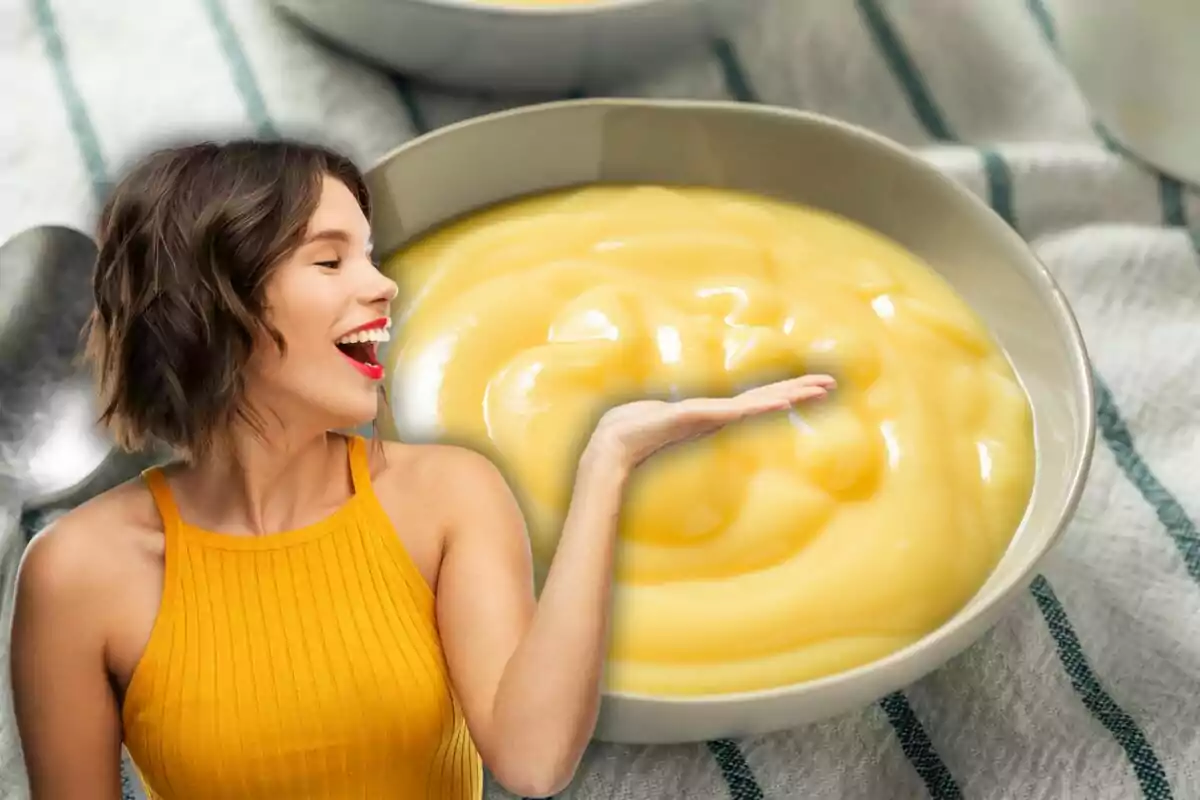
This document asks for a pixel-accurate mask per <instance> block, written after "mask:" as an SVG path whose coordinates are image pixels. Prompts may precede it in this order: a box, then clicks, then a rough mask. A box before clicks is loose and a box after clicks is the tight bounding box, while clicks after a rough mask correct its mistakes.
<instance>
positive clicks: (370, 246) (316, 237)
mask: <svg viewBox="0 0 1200 800" xmlns="http://www.w3.org/2000/svg"><path fill="white" fill-rule="evenodd" d="M323 240H332V241H336V242H346V243H347V244H348V243H349V242H350V234H348V233H346V232H345V231H343V230H339V229H337V228H330V229H329V230H324V231H317V232H316V233H311V234H309V235H308V236H306V237H305V238H304V244H312V243H313V242H319V241H323ZM374 249H375V242H374V240H372V239H367V252H368V253H369V252H371V251H372V250H374Z"/></svg>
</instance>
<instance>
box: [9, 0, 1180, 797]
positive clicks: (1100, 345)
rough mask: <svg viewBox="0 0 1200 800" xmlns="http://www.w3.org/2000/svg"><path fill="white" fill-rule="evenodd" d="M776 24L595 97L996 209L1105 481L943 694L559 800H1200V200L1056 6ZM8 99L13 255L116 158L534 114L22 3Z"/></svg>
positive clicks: (586, 772)
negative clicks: (693, 116) (1105, 88)
mask: <svg viewBox="0 0 1200 800" xmlns="http://www.w3.org/2000/svg"><path fill="white" fill-rule="evenodd" d="M762 1H763V2H765V3H766V5H767V6H768V8H767V10H766V13H765V14H764V15H763V18H762V20H761V24H758V25H755V26H753V27H752V28H751V29H748V30H746V31H745V32H744V33H743V34H742V35H740V36H739V37H738V38H736V39H735V40H731V41H717V42H713V44H712V48H711V52H710V53H708V54H707V55H706V57H704V58H702V59H700V60H698V61H693V62H691V63H686V64H679V65H677V66H675V67H671V68H668V69H666V70H665V71H663V72H661V73H660V74H656V75H652V76H648V77H647V78H646V79H645V80H643V81H641V82H639V83H637V84H635V85H629V86H621V87H615V88H609V89H607V90H606V93H607V94H620V95H635V96H656V97H693V98H729V97H733V98H736V99H738V100H743V101H746V102H766V103H773V104H778V105H784V106H792V107H798V108H804V109H809V110H813V111H818V112H823V113H826V114H830V115H833V116H836V117H840V118H842V119H846V120H849V121H851V122H855V123H858V124H860V125H864V126H866V127H869V128H872V129H874V130H877V131H879V132H881V133H883V134H886V135H888V136H890V137H892V138H894V139H897V140H899V141H901V142H903V143H905V144H907V145H909V146H912V147H914V148H918V149H919V150H920V152H921V153H923V154H924V155H925V156H926V157H927V158H928V159H929V160H930V162H932V163H933V164H935V165H937V166H938V167H939V168H940V169H942V170H944V171H945V172H946V173H947V174H949V175H951V176H952V177H954V178H955V179H957V180H959V181H960V182H961V183H962V184H964V185H965V186H967V187H969V188H970V189H971V190H972V191H974V192H977V193H978V194H979V195H980V196H982V197H984V198H985V199H986V200H988V201H989V202H990V203H991V205H992V206H993V208H995V210H996V211H997V212H998V213H999V214H1001V215H1002V216H1003V217H1004V218H1005V219H1006V220H1007V221H1008V222H1009V223H1010V224H1011V225H1012V226H1013V227H1015V228H1016V229H1017V230H1018V231H1019V232H1020V233H1021V234H1023V235H1024V236H1025V237H1026V238H1027V239H1028V240H1029V241H1030V242H1031V243H1032V245H1033V247H1034V248H1035V249H1036V251H1037V253H1038V255H1039V256H1040V257H1041V258H1042V259H1043V260H1044V261H1045V263H1046V264H1047V265H1048V267H1049V268H1050V269H1051V271H1052V272H1053V273H1054V275H1055V276H1056V278H1057V279H1058V281H1059V282H1060V283H1061V286H1062V288H1063V290H1064V291H1065V293H1066V294H1067V296H1068V298H1069V299H1070V301H1071V303H1072V304H1073V306H1074V308H1075V310H1076V312H1077V314H1078V316H1079V319H1080V323H1081V325H1082V327H1083V330H1084V334H1085V336H1086V338H1087V341H1088V345H1089V348H1090V351H1091V353H1092V355H1093V357H1094V361H1095V366H1096V369H1097V378H1096V380H1097V389H1098V392H1097V398H1098V404H1097V409H1096V413H1097V415H1098V419H1099V431H1100V434H1101V435H1100V437H1099V441H1098V445H1097V451H1096V458H1095V465H1094V468H1093V471H1092V475H1091V479H1090V482H1089V484H1088V488H1087V490H1086V493H1085V496H1084V498H1083V501H1082V504H1081V505H1080V507H1079V512H1078V515H1077V517H1076V519H1075V521H1074V522H1073V524H1072V525H1071V526H1070V528H1069V530H1068V531H1067V533H1066V534H1065V536H1064V538H1063V539H1062V540H1061V544H1060V546H1059V547H1058V548H1057V549H1056V550H1055V552H1054V554H1053V556H1052V557H1051V558H1050V559H1049V560H1048V561H1047V562H1046V564H1045V568H1044V570H1043V571H1042V572H1041V574H1040V575H1039V576H1038V577H1037V579H1036V580H1035V582H1034V583H1033V585H1032V587H1031V588H1030V590H1029V591H1028V593H1026V594H1025V595H1024V596H1023V597H1022V598H1021V600H1020V601H1019V602H1017V603H1016V604H1015V606H1014V607H1013V608H1012V609H1011V612H1010V613H1009V614H1008V615H1007V616H1006V617H1005V618H1004V619H1003V621H1002V622H1001V623H1000V624H999V625H998V626H997V627H996V628H995V629H994V630H993V631H992V632H991V633H990V634H989V635H988V636H986V637H985V638H984V639H983V640H982V641H980V642H979V643H978V644H977V645H976V646H974V647H972V648H971V649H970V650H969V651H967V652H966V653H965V654H964V655H962V656H961V657H959V658H957V659H955V660H954V661H953V662H951V663H950V664H948V665H947V666H945V667H944V668H943V669H941V670H939V671H937V672H936V673H935V674H933V675H931V676H929V677H927V678H926V679H924V680H922V681H920V682H919V683H917V684H916V685H914V686H911V687H909V688H908V689H906V690H905V691H903V692H899V693H896V694H893V695H890V696H888V697H886V698H883V699H882V700H881V701H880V702H879V703H878V704H876V705H874V706H872V707H869V708H864V709H862V710H861V711H859V712H857V713H854V714H850V715H848V716H844V717H842V718H839V719H835V720H831V721H828V722H825V723H823V724H817V725H812V726H808V727H804V728H801V729H797V730H792V731H788V732H784V733H779V734H776V735H772V736H763V737H757V738H752V739H746V740H741V741H727V740H722V741H713V742H709V743H707V744H702V745H689V746H672V747H618V746H609V745H596V746H595V747H593V748H592V749H591V750H590V751H589V753H588V756H587V758H586V761H585V763H584V765H583V767H582V769H581V771H580V774H579V777H578V779H577V780H576V781H575V783H574V784H573V786H572V787H571V788H570V789H569V790H568V791H566V792H564V793H563V795H562V796H563V797H564V798H574V799H575V800H592V798H619V799H620V800H650V799H651V798H688V800H706V799H715V798H734V799H735V800H755V799H756V798H813V799H816V798H868V799H873V798H879V800H893V799H894V798H917V797H933V798H939V800H942V799H946V800H949V799H951V798H960V797H961V798H997V799H999V798H1088V799H1089V800H1104V799H1105V798H1113V799H1114V800H1116V799H1118V798H1120V799H1122V800H1123V799H1124V798H1139V797H1144V798H1147V799H1148V800H1167V799H1168V798H1178V799H1179V800H1185V799H1187V798H1200V535H1198V534H1197V530H1196V522H1195V520H1196V519H1197V517H1198V516H1200V491H1197V490H1198V489H1200V477H1198V473H1197V465H1200V378H1198V377H1197V376H1200V257H1198V241H1197V237H1196V236H1194V235H1192V234H1190V233H1189V227H1188V226H1189V220H1193V221H1194V224H1195V225H1197V226H1200V198H1198V197H1197V195H1196V193H1195V192H1193V191H1191V190H1188V189H1186V188H1185V187H1183V186H1181V185H1180V184H1179V183H1178V182H1176V181H1175V180H1172V179H1171V178H1169V177H1166V176H1163V175H1160V174H1158V173H1156V172H1155V171H1153V170H1150V169H1147V168H1145V167H1143V166H1141V165H1139V164H1138V163H1137V162H1136V161H1135V160H1134V159H1132V158H1130V157H1128V156H1126V155H1125V154H1123V153H1122V152H1120V150H1119V148H1116V147H1115V146H1113V145H1112V144H1111V143H1110V142H1109V141H1108V140H1107V139H1106V137H1105V136H1104V135H1103V131H1102V130H1100V129H1099V128H1098V127H1097V126H1096V125H1095V124H1094V123H1093V121H1092V120H1091V119H1090V117H1089V114H1088V110H1087V108H1086V106H1085V103H1084V100H1083V99H1082V97H1081V96H1080V94H1079V93H1078V91H1077V89H1076V87H1075V85H1074V83H1073V81H1072V79H1071V77H1070V76H1069V74H1068V73H1067V72H1066V71H1065V70H1064V68H1063V66H1062V65H1061V63H1060V61H1059V60H1058V58H1057V55H1056V51H1055V36H1054V25H1053V20H1052V19H1051V18H1050V15H1049V14H1047V13H1046V11H1045V9H1044V8H1043V7H1042V5H1041V4H1040V2H1038V0H975V2H970V3H967V2H957V3H956V2H949V0H762ZM0 74H2V75H4V76H5V79H4V80H3V82H0V104H2V110H3V113H2V114H0V119H2V120H3V123H2V124H0V163H2V165H3V182H2V183H0V228H2V230H0V236H7V235H9V234H11V233H13V232H15V231H16V230H18V229H20V228H22V227H24V226H26V225H30V224H35V223H42V222H65V223H67V224H73V225H77V226H80V227H85V228H86V227H90V225H91V220H92V219H93V217H94V214H95V213H96V210H97V204H98V203H99V202H100V200H101V198H102V197H103V196H104V194H105V191H106V187H107V186H108V185H109V183H110V181H111V180H112V178H113V176H114V174H116V172H117V171H118V170H119V169H121V167H122V166H123V165H124V164H125V163H126V162H127V160H128V159H130V158H131V157H133V156H135V155H137V154H139V153H141V152H142V151H143V150H144V149H145V148H147V147H148V146H150V145H153V144H156V143H159V142H161V141H165V140H169V139H171V138H174V137H177V136H179V135H187V136H195V135H206V134H211V135H215V136H224V135H228V134H232V133H242V132H251V133H256V134H261V135H264V136H272V135H277V134H291V135H299V136H304V137H308V138H315V139H318V140H321V141H325V142H328V143H330V144H333V145H335V146H337V147H340V148H342V149H344V150H346V151H347V152H349V153H350V154H351V155H353V156H354V157H355V158H357V159H358V160H359V161H360V162H361V163H363V164H369V163H371V162H372V161H373V160H374V159H375V158H377V157H379V156H380V155H382V154H383V153H384V152H385V151H387V150H389V149H390V148H392V147H393V146H395V145H396V144H398V143H399V142H401V141H403V140H405V139H407V138H409V137H412V136H414V135H415V134H419V133H420V132H422V131H425V130H429V129H431V128H434V127H437V126H440V125H444V124H446V123H449V122H452V121H454V120H458V119H462V118H464V117H466V116H470V115H474V114H478V113H481V112H483V111H487V110H494V109H497V108H501V107H506V106H511V105H515V104H517V103H518V102H520V100H518V99H515V98H505V97H488V98H465V97H453V96H449V95H447V94H443V93H439V92H434V91H430V90H427V89H423V88H421V87H419V86H414V85H412V84H410V83H408V82H406V81H404V80H401V79H399V78H396V77H395V76H390V75H386V74H383V73H380V72H378V71H375V70H373V69H371V68H368V67H366V66H363V65H361V64H358V63H355V62H354V61H352V60H351V59H348V58H346V57H345V56H343V55H341V54H339V53H335V52H332V51H330V50H328V49H326V48H325V47H323V46H321V45H319V44H316V43H314V42H313V41H311V40H310V39H308V38H307V37H306V36H305V35H304V34H303V33H301V32H299V31H297V30H295V29H293V28H292V27H291V26H290V25H288V24H287V23H286V22H284V21H282V20H281V19H279V18H278V17H277V16H275V15H274V14H273V13H272V12H271V11H270V10H269V8H268V7H267V6H266V4H265V3H263V2H259V1H256V0H172V2H169V3H165V2H155V0H107V1H106V2H103V3H97V2H94V0H7V2H5V3H3V4H0ZM0 277H2V276H0ZM79 288H80V290H85V289H86V287H79ZM13 766H14V769H13V770H9V772H8V774H7V775H5V778H6V779H7V782H6V783H5V784H4V785H3V787H2V788H0V791H4V792H5V796H7V797H13V798H18V797H22V796H24V794H23V792H24V790H23V789H22V788H21V787H22V782H21V776H20V774H19V773H17V772H16V771H15V762H14V764H13ZM130 785H131V786H132V782H131V784H130ZM131 791H132V789H131ZM487 796H488V798H489V800H496V799H497V798H503V797H506V796H507V795H506V794H505V793H504V792H503V791H502V790H500V789H499V788H498V787H495V786H489V788H488V792H487Z"/></svg>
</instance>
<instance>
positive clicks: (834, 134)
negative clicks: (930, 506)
mask: <svg viewBox="0 0 1200 800" xmlns="http://www.w3.org/2000/svg"><path fill="white" fill-rule="evenodd" d="M369 180H370V184H371V187H372V189H373V191H374V194H375V198H376V201H377V213H376V216H375V220H374V226H375V228H374V232H375V237H376V243H377V247H378V249H379V250H380V251H381V252H385V253H386V252H390V251H393V250H395V249H396V248H398V247H400V246H401V245H403V244H404V243H405V242H407V241H408V240H410V239H411V238H412V237H415V236H418V235H420V234H421V233H423V232H425V231H427V230H429V229H430V228H431V227H432V226H435V225H438V224H439V223H442V222H445V221H447V220H449V219H451V218H453V217H456V216H459V215H461V214H463V213H465V212H468V211H471V210H474V209H478V208H480V207H481V206H486V205H488V204H492V203H496V202H498V201H502V200H505V199H509V198H513V197H516V196H518V195H524V194H528V193H534V192H540V191H543V190H548V189H553V188H557V187H564V186H569V185H576V184H588V183H596V182H649V183H665V184H703V185H709V186H716V187H724V188H732V189H738V190H743V191H752V192H757V193H761V194H765V195H772V196H776V197H780V198H784V199H786V200H791V201H795V202H799V203H803V204H807V205H810V206H815V207H817V208H821V209H826V210H828V211H832V212H835V213H837V214H841V215H843V216H844V217H847V218H849V219H851V220H855V221H857V222H859V223H861V224H864V225H866V226H868V227H869V228H872V229H874V230H876V231H878V232H880V233H882V234H884V235H886V236H889V237H891V238H892V239H894V240H895V241H897V242H899V243H900V244H901V245H903V246H905V247H907V248H908V249H909V250H910V251H912V252H914V253H915V254H917V255H918V256H920V257H921V258H922V259H923V260H924V261H925V262H926V263H927V264H929V265H930V266H931V267H932V268H933V269H935V270H937V271H938V272H939V273H940V274H941V275H942V276H943V277H944V278H945V279H946V280H948V281H949V283H950V284H951V285H952V286H953V287H954V289H955V290H957V292H958V293H959V294H960V296H962V297H963V298H964V299H965V300H966V301H967V302H968V303H969V304H971V305H972V306H973V307H974V308H975V309H976V311H977V312H978V313H979V314H980V315H981V317H982V318H983V320H984V322H985V323H986V324H988V325H989V326H990V328H991V330H992V332H993V334H994V335H995V337H996V339H997V340H998V341H999V343H1000V344H1001V346H1002V347H1003V348H1004V349H1005V350H1006V351H1007V353H1008V356H1009V358H1010V360H1011V362H1012V364H1013V366H1014V368H1015V370H1016V372H1017V374H1018V376H1019V378H1020V380H1021V382H1022V383H1023V384H1024V386H1025V388H1026V391H1027V393H1028V396H1029V399H1030V402H1031V405H1032V408H1033V412H1034V428H1035V432H1034V436H1035V443H1036V452H1037V465H1036V478H1035V485H1034V490H1033V493H1032V497H1031V499H1030V503H1029V505H1028V508H1027V511H1026V515H1025V517H1024V520H1023V522H1022V524H1021V526H1020V528H1019V530H1018V531H1017V533H1016V535H1015V537H1014V539H1013V541H1012V544H1011V545H1010V547H1009V549H1008V550H1007V552H1006V553H1005V555H1004V556H1003V558H1002V560H1001V562H1000V563H999V565H998V566H997V568H996V569H995V570H994V572H993V573H992V575H991V576H990V578H989V579H988V581H987V582H986V584H985V585H984V586H983V587H982V588H981V590H980V591H979V592H978V593H977V594H976V595H975V596H974V598H973V599H972V600H971V601H970V602H969V603H968V604H967V605H966V606H965V607H964V608H963V609H962V610H961V611H960V612H959V613H958V614H957V615H956V616H954V617H953V618H951V619H950V620H949V621H947V622H946V623H945V624H944V625H943V626H942V627H940V628H939V629H937V630H936V631H934V632H933V633H931V634H929V635H928V636H926V637H925V638H924V639H922V640H920V641H918V642H917V643H915V644H913V645H911V646H909V647H907V648H906V649H904V650H901V651H898V652H896V653H894V654H893V655H891V656H889V657H886V658H884V659H882V660H879V661H876V662H874V663H870V664H867V665H865V666H862V667H859V668H856V669H853V670H850V671H848V672H844V673H841V674H837V675H834V676H832V677H827V678H823V679H819V680H813V681H810V682H806V683H801V684H797V685H793V686H787V687H783V688H778V689H772V690H766V691H754V692H746V693H740V694H729V695H717V696H704V697H680V698H665V697H653V696H638V695H631V694H609V695H607V696H606V697H605V698H604V701H603V706H602V711H601V718H600V723H599V727H598V729H597V733H596V735H597V738H599V739H601V740H606V741H621V742H631V743H632V742H637V743H651V742H682V741H697V740H702V739H710V738H713V737H720V736H737V735H750V734H758V733H764V732H768V731H772V730H779V729H783V728H787V727H791V726H795V725H799V724H802V723H806V722H811V721H814V720H818V719H821V718H824V717H828V716H831V715H835V714H839V713H841V712H845V711H849V710H851V709H854V708H857V707H861V706H864V705H868V704H870V703H871V702H873V701H874V700H876V699H878V698H880V697H881V696H883V695H885V694H887V693H889V692H892V691H894V690H896V689H899V688H901V687H904V686H905V685H907V684H909V683H911V682H913V681H915V680H917V679H918V678H920V677H922V676H923V675H925V674H927V673H929V672H930V671H932V670H934V669H936V668H937V667H938V666H940V665H941V664H943V663H945V662H946V661H947V660H949V659H950V658H951V657H953V656H954V655H956V654H957V653H959V652H960V651H962V650H963V649H964V648H966V647H967V646H968V645H970V644H971V643H972V642H974V641H975V640H976V639H978V638H979V637H980V636H981V635H982V634H983V633H984V632H985V631H986V630H987V629H988V628H989V627H990V626H991V625H992V624H993V623H994V622H996V620H997V619H998V618H999V617H1000V616H1001V615H1002V614H1003V613H1004V612H1005V610H1006V609H1007V608H1008V607H1009V606H1010V603H1011V601H1012V600H1013V598H1014V597H1015V596H1016V595H1018V594H1019V593H1020V592H1021V591H1022V590H1023V589H1025V588H1026V587H1027V586H1028V584H1029V582H1030V581H1031V580H1032V578H1033V576H1034V574H1035V571H1036V570H1037V568H1038V565H1039V563H1040V562H1041V560H1042V558H1043V557H1044V556H1045V555H1046V553H1047V551H1048V550H1049V549H1050V548H1051V546H1052V545H1053V544H1054V543H1055V541H1056V540H1057V539H1058V537H1059V534H1060V533H1061V532H1062V530H1063V527H1064V525H1065V524H1066V522H1067V520H1068V518H1069V517H1070V516H1071V515H1072V513H1073V512H1074V510H1075V507H1076V504H1077V502H1078V500H1079V496H1080V492H1081V491H1082V487H1083V483H1084V480H1085V477H1086V474H1087V470H1088V466H1089V464H1090V460H1091V454H1092V447H1093V440H1094V434H1095V428H1094V421H1093V415H1092V388H1091V387H1092V384H1091V375H1090V368H1089V364H1088V359H1087V354H1086V351H1085V349H1084V344H1083V341H1082V339H1081V337H1080V333H1079V329H1078V328H1077V326H1076V323H1075V320H1074V317H1073V315H1072V313H1071V310H1070V308H1069V307H1068V305H1067V302H1066V300H1065V299H1064V297H1063V295H1062V294H1061V293H1060V291H1059V290H1058V288H1057V287H1056V286H1055V284H1054V281H1053V280H1052V279H1051V277H1050V275H1049V274H1048V273H1047V271H1046V269H1045V268H1044V267H1043V266H1042V265H1041V264H1040V263H1039V262H1038V261H1037V259H1036V258H1035V257H1034V256H1033V255H1032V254H1031V252H1030V250H1029V249H1028V247H1027V246H1026V244H1025V243H1024V242H1023V241H1022V239H1021V238H1020V237H1019V236H1018V235H1017V234H1016V233H1015V232H1014V231H1013V230H1012V229H1011V228H1009V227H1008V226H1007V225H1006V224H1005V223H1004V222H1003V221H1002V220H1001V219H1000V218H999V217H998V216H996V215H995V214H994V213H993V212H992V211H991V210H990V209H989V208H988V207H987V206H986V205H985V204H984V203H982V202H981V201H980V200H978V199H977V198H976V197H975V196H974V195H973V194H971V193H970V192H969V191H967V190H966V189H964V188H963V187H961V186H960V185H958V184H957V183H955V182H953V181H952V180H950V179H949V178H947V177H945V176H944V175H943V174H941V173H940V172H938V171H937V170H935V169H934V168H933V167H931V166H929V165H928V164H927V163H926V162H924V161H922V160H921V159H919V158H918V157H917V156H915V155H914V154H912V153H910V152H909V151H907V150H905V149H904V148H902V147H901V146H899V145H897V144H894V143H892V142H891V141H889V140H887V139H884V138H882V137H880V136H877V135H875V134H873V133H870V132H868V131H865V130H862V129H859V128H856V127H853V126H851V125H847V124H845V123H842V122H838V121H835V120H832V119H828V118H824V117H820V116H816V115H813V114H805V113H800V112H795V111H789V110H783V109H775V108H770V107H763V106H751V105H740V104H733V103H710V102H690V101H647V102H643V101H632V100H587V101H567V102H561V103H552V104H547V105H541V106H532V107H526V108H524V109H519V110H516V111H509V112H504V113H500V114H494V115H490V116H486V117H481V118H477V119H475V120H472V121H468V122H464V123H460V124H457V125H453V126H450V127H447V128H443V129H441V130H439V131H437V132H435V133H432V134H429V135H427V136H425V137H423V138H420V139H417V140H414V141H412V142H410V143H408V144H405V145H403V146H402V147H400V148H399V149H397V150H395V151H393V152H392V153H390V154H389V155H388V156H386V157H385V158H384V159H383V160H382V161H381V162H380V163H379V164H378V165H376V166H375V167H374V168H373V169H371V170H370V172H369ZM401 335H402V334H401Z"/></svg>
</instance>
